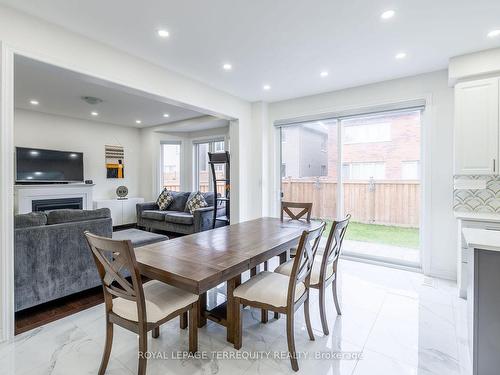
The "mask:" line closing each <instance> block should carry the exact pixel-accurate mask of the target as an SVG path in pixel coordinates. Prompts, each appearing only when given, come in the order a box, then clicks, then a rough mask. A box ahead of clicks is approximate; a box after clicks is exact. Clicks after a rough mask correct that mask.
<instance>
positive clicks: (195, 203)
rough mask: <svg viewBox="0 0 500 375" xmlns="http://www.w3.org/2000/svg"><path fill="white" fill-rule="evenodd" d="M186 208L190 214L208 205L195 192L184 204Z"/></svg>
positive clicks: (198, 193) (201, 195) (201, 196)
mask: <svg viewBox="0 0 500 375" xmlns="http://www.w3.org/2000/svg"><path fill="white" fill-rule="evenodd" d="M186 207H187V208H188V209H189V212H191V214H193V213H194V211H195V210H196V209H198V208H203V207H208V203H207V201H206V200H205V198H204V197H203V194H201V193H200V192H199V191H198V192H196V194H195V195H193V196H192V197H191V199H190V200H188V202H187V203H186Z"/></svg>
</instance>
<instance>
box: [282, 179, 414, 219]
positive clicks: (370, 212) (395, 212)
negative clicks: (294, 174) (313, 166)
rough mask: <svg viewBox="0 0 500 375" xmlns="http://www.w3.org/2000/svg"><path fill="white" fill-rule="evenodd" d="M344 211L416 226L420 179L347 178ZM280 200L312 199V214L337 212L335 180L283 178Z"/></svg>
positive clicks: (326, 216) (324, 215) (326, 215)
mask: <svg viewBox="0 0 500 375" xmlns="http://www.w3.org/2000/svg"><path fill="white" fill-rule="evenodd" d="M343 190H344V212H345V213H350V214H351V215H352V218H353V220H355V221H357V222H361V223H369V224H382V225H394V226H402V227H415V228H418V227H419V220H420V182H419V181H388V180H384V181H352V180H351V181H346V182H344V189H343ZM282 191H283V195H284V196H283V200H285V201H292V202H293V201H296V202H312V203H313V213H312V216H313V217H317V218H323V219H334V218H335V217H336V216H337V215H336V213H337V183H336V182H335V181H329V180H327V179H283V181H282Z"/></svg>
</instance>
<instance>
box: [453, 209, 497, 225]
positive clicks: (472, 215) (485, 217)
mask: <svg viewBox="0 0 500 375" xmlns="http://www.w3.org/2000/svg"><path fill="white" fill-rule="evenodd" d="M453 215H455V217H456V218H457V219H461V220H470V221H483V222H495V223H496V222H498V223H500V213H490V212H459V211H453Z"/></svg>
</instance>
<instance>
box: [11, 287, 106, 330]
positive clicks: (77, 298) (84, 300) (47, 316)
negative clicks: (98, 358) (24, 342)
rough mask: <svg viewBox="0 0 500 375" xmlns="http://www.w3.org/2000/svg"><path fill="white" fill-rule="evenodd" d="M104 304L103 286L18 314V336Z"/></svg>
mask: <svg viewBox="0 0 500 375" xmlns="http://www.w3.org/2000/svg"><path fill="white" fill-rule="evenodd" d="M103 302H104V297H103V294H102V286H98V287H96V288H93V289H89V290H86V291H83V292H80V293H76V294H73V295H71V296H68V297H64V298H60V299H57V300H55V301H51V302H47V303H44V304H42V305H39V306H35V307H32V308H29V309H26V310H22V311H19V312H17V313H16V329H15V333H16V335H18V334H20V333H23V332H26V331H29V330H32V329H34V328H37V327H40V326H42V325H44V324H47V323H50V322H53V321H55V320H58V319H62V318H64V317H66V316H68V315H71V314H75V313H77V312H79V311H82V310H85V309H88V308H90V307H93V306H96V305H98V304H100V303H103Z"/></svg>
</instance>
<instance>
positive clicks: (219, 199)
mask: <svg viewBox="0 0 500 375" xmlns="http://www.w3.org/2000/svg"><path fill="white" fill-rule="evenodd" d="M215 199H217V200H218V201H222V202H229V198H224V197H217V198H215Z"/></svg>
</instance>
